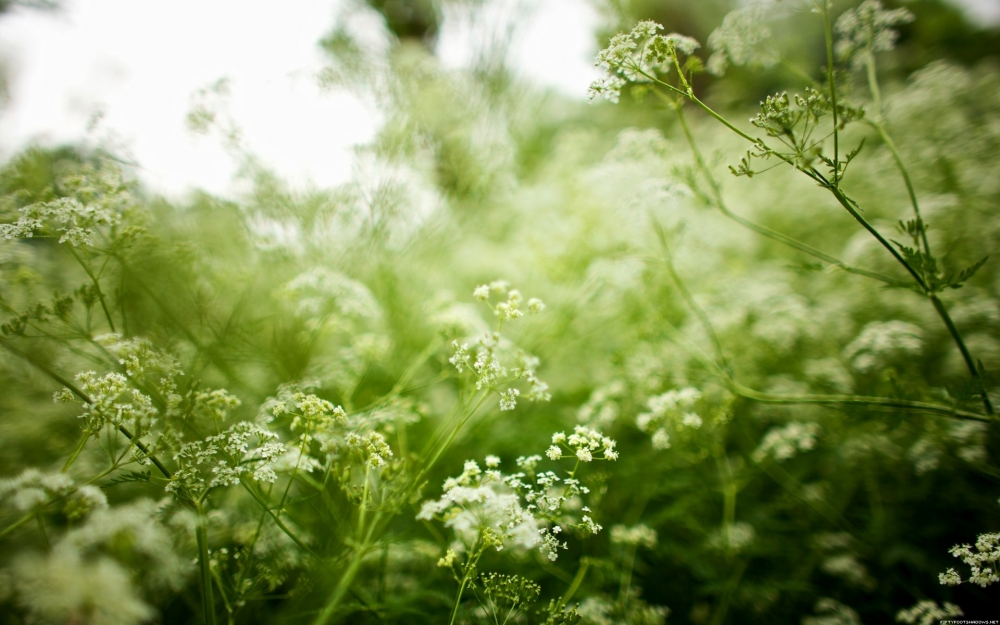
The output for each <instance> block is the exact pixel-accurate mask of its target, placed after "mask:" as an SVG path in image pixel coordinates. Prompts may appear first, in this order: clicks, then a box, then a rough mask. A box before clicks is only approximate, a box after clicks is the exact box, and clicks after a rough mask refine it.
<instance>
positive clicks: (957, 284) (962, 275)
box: [946, 256, 990, 289]
mask: <svg viewBox="0 0 1000 625" xmlns="http://www.w3.org/2000/svg"><path fill="white" fill-rule="evenodd" d="M989 258H990V257H989V256H983V257H982V258H981V259H979V260H978V261H976V262H975V263H974V264H972V265H970V266H968V267H966V268H965V269H963V270H962V271H960V272H958V275H957V276H948V278H946V282H947V283H948V286H949V287H950V288H953V289H960V288H962V285H963V284H965V282H967V281H968V280H969V279H970V278H971V277H972V276H974V275H975V274H976V272H977V271H979V269H980V268H981V267H982V266H983V265H985V264H986V261H987V260H989Z"/></svg>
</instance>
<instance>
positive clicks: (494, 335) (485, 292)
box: [448, 280, 551, 411]
mask: <svg viewBox="0 0 1000 625" xmlns="http://www.w3.org/2000/svg"><path fill="white" fill-rule="evenodd" d="M492 293H498V294H500V295H506V296H507V299H506V301H502V302H499V303H498V304H496V305H490V308H491V310H493V312H494V314H495V315H496V316H497V317H499V318H500V321H499V325H500V327H502V326H503V322H504V321H506V320H512V319H517V318H519V317H521V316H523V314H524V313H523V312H522V310H521V303H522V301H523V298H522V296H521V294H520V292H518V291H517V290H516V289H511V288H510V287H509V285H508V283H507V282H506V281H503V280H498V281H496V282H491V283H490V284H483V285H480V286H478V287H476V289H475V291H474V292H473V297H475V298H476V299H478V300H481V301H483V302H486V303H487V304H489V300H490V296H491V294H492ZM544 308H545V305H544V304H543V303H542V301H541V300H539V299H534V298H532V299H530V300H528V303H527V310H528V313H529V314H533V313H537V312H541V311H542V310H543V309H544ZM451 345H452V348H453V349H454V353H453V354H452V355H451V357H450V358H449V359H448V362H450V363H451V364H452V365H453V366H454V367H455V369H457V370H458V372H459V373H464V372H466V371H471V372H472V374H473V375H475V377H476V390H477V391H482V390H486V391H496V392H497V393H498V394H499V395H500V410H501V411H508V410H513V409H514V408H515V407H516V406H517V398H518V397H522V396H523V397H524V398H525V399H527V400H529V401H549V399H551V395H550V394H549V386H548V384H546V383H545V382H543V381H542V380H540V379H539V378H538V375H537V374H536V373H535V371H536V369H537V368H538V364H539V363H538V359H537V358H535V357H534V356H531V355H530V354H527V353H525V352H524V351H522V350H519V349H515V348H514V346H513V345H512V344H511V343H510V342H509V341H507V340H506V339H504V338H503V337H502V336H501V335H500V332H499V331H496V332H487V333H485V334H484V335H482V336H480V337H479V339H477V341H476V343H475V347H474V354H473V352H472V351H470V350H471V349H472V348H470V347H469V344H468V343H460V342H458V341H457V340H455V341H452V343H451ZM517 380H523V381H524V383H525V384H527V387H528V388H527V389H526V390H525V391H524V392H523V393H522V390H521V389H517V388H507V389H505V390H502V391H501V390H498V388H499V387H501V386H504V385H508V384H511V383H513V382H516V381H517Z"/></svg>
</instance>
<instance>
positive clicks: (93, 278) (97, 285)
mask: <svg viewBox="0 0 1000 625" xmlns="http://www.w3.org/2000/svg"><path fill="white" fill-rule="evenodd" d="M66 247H67V249H69V252H70V254H72V255H73V258H75V259H76V262H77V263H78V264H79V265H80V266H81V267H83V270H84V271H85V272H86V273H87V276H88V277H89V278H90V281H91V282H93V283H94V289H96V290H97V299H98V300H100V302H101V309H102V310H103V311H104V318H105V319H107V321H108V325H109V326H110V327H111V331H112V332H117V330H115V322H114V321H112V319H111V311H110V310H108V304H107V302H105V301H104V291H102V290H101V284H100V282H98V281H97V276H95V275H94V272H93V271H91V269H90V267H89V266H87V264H86V263H85V262H83V259H82V258H80V256H79V255H77V253H76V250H74V249H73V246H72V245H68V246H66Z"/></svg>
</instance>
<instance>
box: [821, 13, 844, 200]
mask: <svg viewBox="0 0 1000 625" xmlns="http://www.w3.org/2000/svg"><path fill="white" fill-rule="evenodd" d="M822 13H823V37H824V39H825V40H826V80H827V82H828V83H829V85H830V103H831V105H832V106H831V111H830V112H831V113H832V114H833V186H834V187H837V186H838V185H839V184H840V128H839V126H840V123H839V121H838V120H837V83H836V82H835V81H834V79H833V24H832V23H831V22H830V2H829V0H823V9H822Z"/></svg>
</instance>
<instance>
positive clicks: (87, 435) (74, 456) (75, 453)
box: [61, 432, 90, 473]
mask: <svg viewBox="0 0 1000 625" xmlns="http://www.w3.org/2000/svg"><path fill="white" fill-rule="evenodd" d="M89 440H90V432H84V434H83V436H81V437H80V442H78V443H77V444H76V447H75V448H73V453H72V454H70V456H69V458H67V459H66V464H64V465H63V468H62V470H61V473H65V472H67V471H69V468H70V467H71V466H73V463H74V462H76V459H77V458H78V457H79V456H80V452H82V451H83V448H84V447H85V446H86V445H87V441H89Z"/></svg>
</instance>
